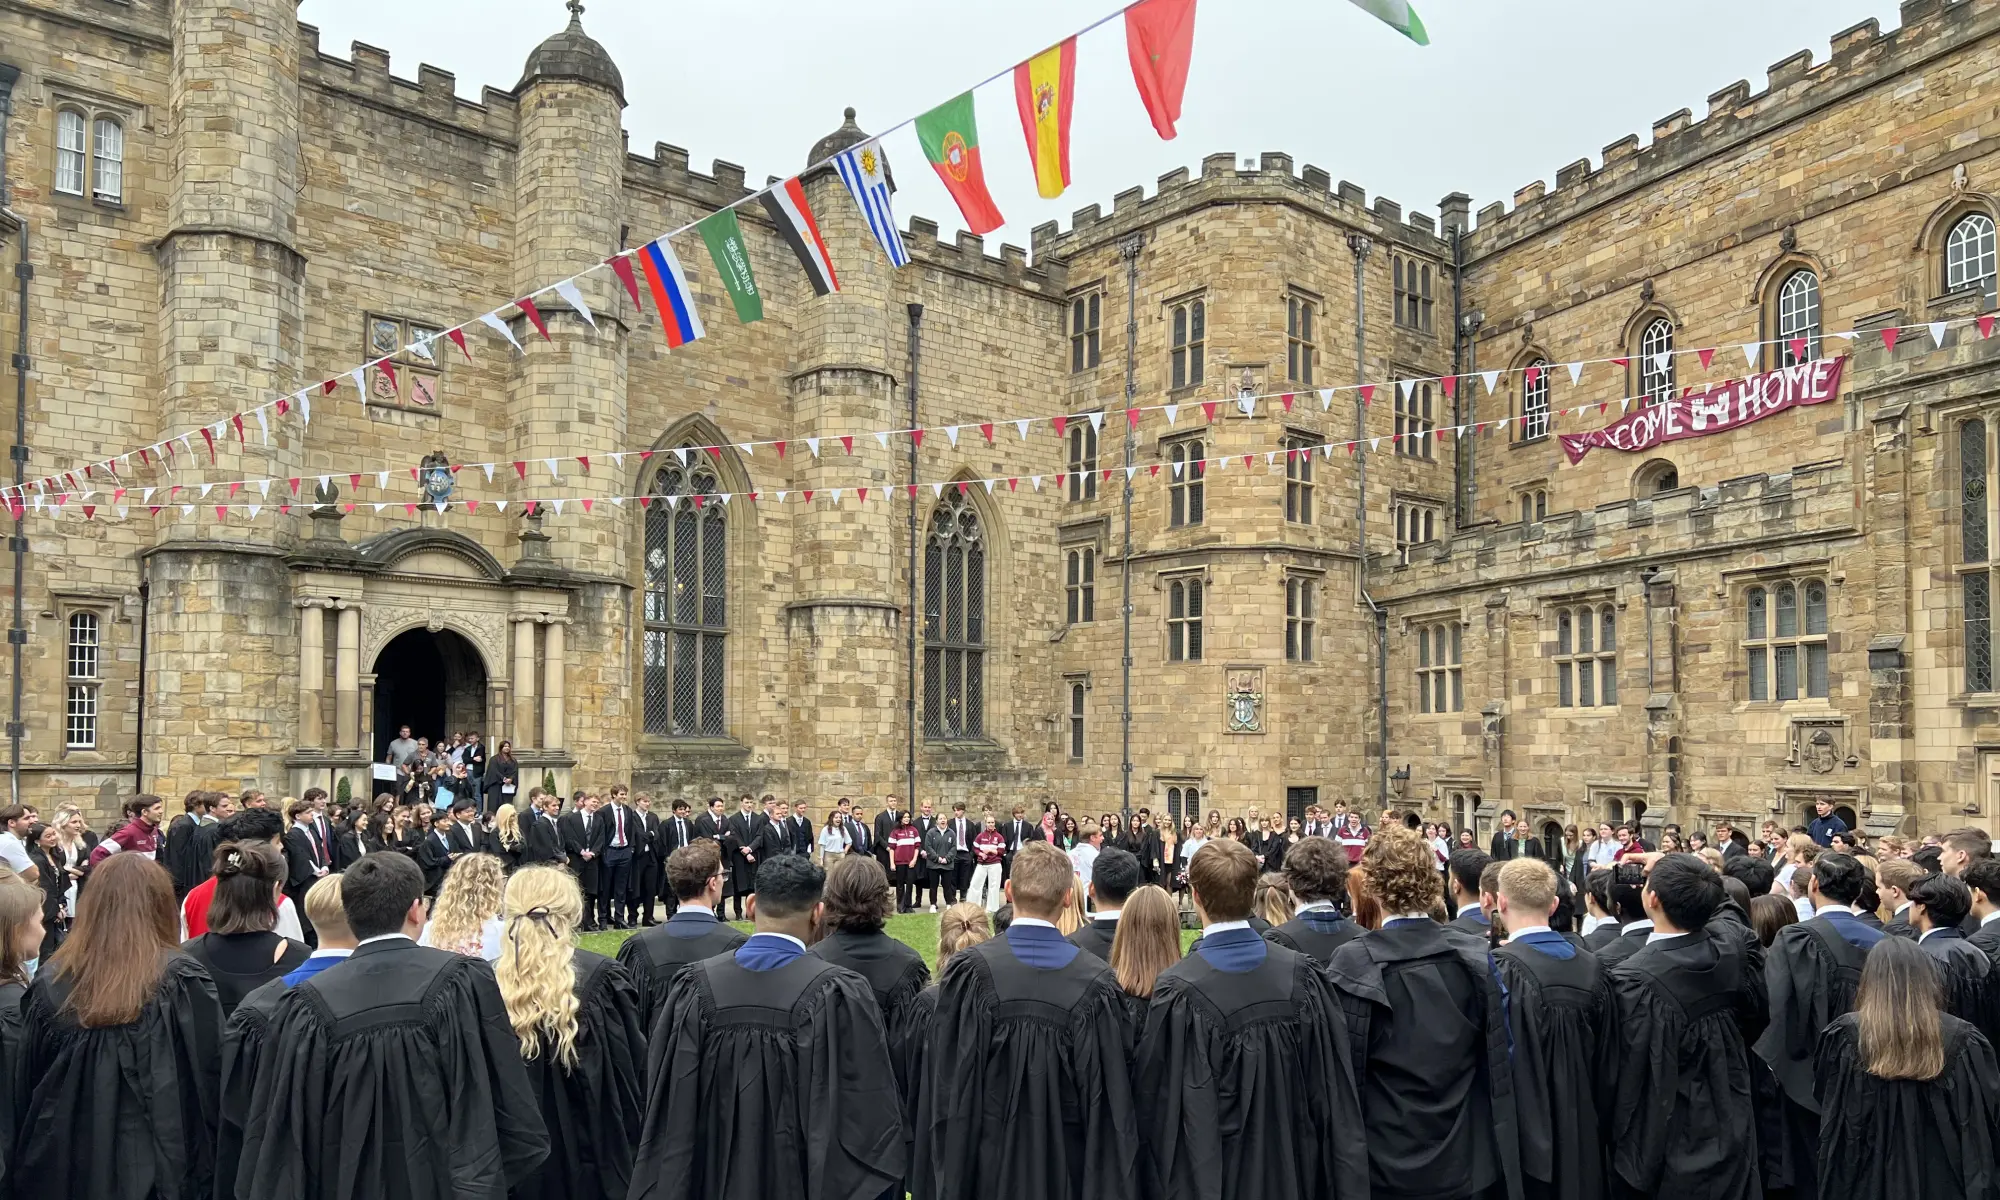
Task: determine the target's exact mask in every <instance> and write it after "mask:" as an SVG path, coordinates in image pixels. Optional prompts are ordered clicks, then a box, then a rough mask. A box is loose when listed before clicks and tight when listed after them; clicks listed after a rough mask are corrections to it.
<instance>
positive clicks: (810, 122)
mask: <svg viewBox="0 0 2000 1200" xmlns="http://www.w3.org/2000/svg"><path fill="white" fill-rule="evenodd" d="M1118 2H1119V0H837V2H834V3H829V2H827V0H818V2H808V0H733V2H732V3H729V4H695V3H687V2H685V0H664V2H663V0H588V10H587V12H586V13H585V16H584V27H585V28H586V29H587V30H588V31H589V32H590V33H591V35H592V36H594V37H596V38H597V39H598V40H599V41H600V42H602V43H604V45H605V46H606V47H608V48H609V49H610V51H611V54H612V56H613V57H614V58H615V59H616V60H617V62H618V64H619V67H620V68H621V70H622V71H623V72H624V76H625V87H626V100H627V103H628V107H627V108H626V110H625V128H626V129H627V130H628V131H629V133H630V135H631V145H632V149H633V150H634V151H636V152H639V153H642V154H649V153H650V152H651V149H652V146H653V144H654V143H655V142H656V141H664V142H669V143H671V144H673V145H677V146H682V147H685V148H686V149H687V150H688V151H689V153H690V156H691V158H692V161H693V163H694V164H695V166H696V167H697V168H698V169H701V170H704V171H705V170H707V169H708V165H709V163H710V162H711V161H712V160H713V159H716V158H722V159H726V160H728V161H730V162H734V163H738V164H740V165H742V166H743V167H745V168H746V170H747V172H748V176H749V178H750V179H751V180H753V181H759V182H761V181H762V180H763V179H764V178H765V177H766V176H767V175H773V174H790V173H793V172H796V171H797V170H798V169H799V168H800V167H802V166H804V165H805V158H806V152H807V151H808V150H809V149H810V148H811V146H812V144H813V142H814V141H815V140H816V139H818V138H819V137H820V136H821V135H822V134H825V133H827V132H829V131H830V130H832V129H833V128H835V127H836V126H837V125H838V124H839V123H840V116H841V109H842V108H843V107H845V106H848V105H852V106H854V107H855V108H856V109H858V110H859V112H860V119H861V125H862V127H863V128H864V129H867V130H869V131H871V132H875V131H879V130H881V129H883V128H886V127H888V126H890V125H893V124H896V123H897V122H899V121H902V120H905V119H907V118H910V117H913V116H915V115H916V114H918V113H919V112H921V111H923V110H924V109H927V108H929V107H931V106H933V105H935V104H937V103H939V102H941V101H943V100H946V99H948V98H950V97H951V96H953V95H955V94H957V93H958V92H960V91H963V90H964V89H965V88H966V87H968V86H969V85H971V84H973V83H975V82H977V81H979V80H981V79H984V78H985V77H987V76H989V75H992V74H994V73H996V72H1001V71H1005V70H1006V69H1007V68H1008V67H1010V66H1011V65H1012V64H1013V63H1015V62H1017V61H1019V60H1020V59H1022V58H1024V57H1026V56H1028V55H1030V54H1032V53H1034V52H1035V51H1037V50H1040V49H1042V48H1044V47H1045V46H1047V45H1048V44H1050V43H1052V42H1054V41H1056V40H1059V39H1060V38H1062V37H1063V36H1065V35H1067V34H1069V33H1072V32H1074V31H1075V30H1077V29H1078V28H1080V27H1082V26H1083V25H1085V24H1087V23H1089V22H1091V21H1094V20H1096V19H1098V18H1099V17H1101V16H1103V15H1105V14H1106V13H1107V12H1110V11H1113V10H1114V9H1115V8H1116V7H1117V5H1118ZM1415 4H1416V6H1417V10H1418V11H1419V12H1420V13H1421V14H1422V16H1423V18H1424V21H1425V23H1426V24H1427V25H1428V26H1429V28H1430V35H1431V45H1430V46H1429V47H1418V46H1415V45H1413V44H1411V43H1409V42H1408V41H1406V40H1404V39H1403V38H1402V36H1401V35H1399V34H1397V33H1395V32H1394V31H1392V30H1390V29H1389V28H1387V27H1386V26H1384V25H1381V24H1380V23H1378V22H1376V21H1375V20H1374V19H1373V18H1371V17H1369V16H1367V15H1366V14H1364V13H1362V12H1361V11H1360V10H1359V9H1357V8H1354V7H1353V6H1352V5H1351V4H1349V3H1347V0H1209V3H1207V4H1204V5H1202V7H1201V13H1200V21H1199V24H1198V27H1197V32H1196V35H1195V51H1194V66H1193V71H1192V74H1191V76H1190V79H1189V83H1188V90H1187V98H1186V102H1185V104H1184V106H1183V115H1182V120H1181V124H1180V136H1179V137H1178V138H1177V139H1176V140H1175V141H1172V142H1163V141H1161V140H1160V139H1159V138H1158V137H1157V136H1155V135H1154V133H1153V132H1152V129H1151V127H1150V125H1149V124H1148V123H1147V120H1146V115H1145V111H1144V109H1143V108H1142V107H1141V105H1140V103H1139V100H1138V97H1137V95H1136V93H1135V92H1134V90H1133V86H1132V78H1131V71H1130V68H1129V67H1128V66H1127V64H1126V59H1125V39H1124V33H1123V29H1122V23H1120V22H1113V23H1112V24H1109V25H1106V26H1105V27H1103V28H1101V29H1099V30H1097V31H1096V32H1094V33H1092V34H1090V35H1088V36H1086V37H1085V38H1084V39H1083V41H1082V43H1081V45H1080V49H1079V55H1078V69H1077V114H1076V118H1075V124H1074V128H1073V132H1072V138H1073V149H1072V155H1071V159H1072V163H1071V166H1072V170H1071V185H1070V190H1069V191H1068V192H1067V193H1066V194H1065V195H1063V196H1062V197H1061V198H1060V199H1057V200H1043V199H1041V198H1039V197H1038V196H1036V195H1035V188H1034V181H1033V178H1032V176H1031V174H1030V170H1029V166H1028V158H1027V151H1026V148H1025V146H1024V144H1023V141H1022V136H1021V126H1020V120H1019V117H1018V116H1017V115H1016V113H1015V108H1014V100H1013V91H1012V84H1011V82H1010V81H1003V82H1000V83H996V84H993V85H990V86H988V87H987V88H985V89H983V90H982V91H980V93H979V97H978V100H979V126H980V143H981V147H982V150H983V152H984V157H985V159H986V163H987V177H988V179H989V180H990V181H991V183H992V185H993V191H994V194H995V196H996V197H997V199H998V201H999V205H1000V209H1001V211H1002V212H1003V213H1004V214H1005V215H1006V216H1007V218H1008V223H1007V225H1006V226H1005V227H1004V228H1002V229H1001V230H1000V231H998V232H997V233H995V234H993V235H991V236H990V237H989V238H988V248H989V250H997V247H998V245H999V243H1000V242H1001V241H1007V242H1013V243H1016V244H1019V245H1023V246H1025V245H1026V244H1027V243H1028V231H1029V229H1031V228H1032V227H1033V226H1035V225H1038V224H1040V223H1042V222H1044V221H1049V220H1060V221H1062V222H1063V224H1064V225H1065V226H1067V225H1068V222H1069V216H1070V213H1071V212H1072V211H1074V210H1075V209H1077V208H1081V207H1082V206H1084V205H1086V204H1091V203H1101V204H1103V205H1104V206H1105V208H1106V210H1107V211H1108V210H1109V208H1110V203H1111V198H1112V195H1113V194H1114V193H1116V192H1119V191H1122V190H1124V189H1126V188H1130V187H1133V186H1137V185H1144V187H1145V189H1146V191H1147V193H1148V194H1151V193H1152V191H1153V190H1154V187H1155V180H1157V179H1158V177H1159V176H1160V175H1162V174H1164V173H1166V172H1168V171H1171V170H1173V169H1174V168H1176V167H1181V166H1185V167H1188V168H1190V169H1191V170H1195V171H1197V172H1198V171H1199V167H1200V161H1201V159H1202V157H1203V156H1205V155H1208V154H1213V153H1219V152H1222V151H1233V152H1235V153H1236V154H1237V155H1238V156H1239V157H1240V156H1243V155H1254V154H1256V153H1258V152H1260V151H1268V150H1276V151H1283V152H1285V153H1288V154H1290V155H1291V156H1292V158H1293V161H1294V164H1295V166H1297V167H1303V166H1304V165H1306V164H1308V163H1311V164H1314V165H1317V166H1320V167H1323V168H1325V169H1326V170H1327V171H1328V172H1330V173H1331V174H1332V175H1333V176H1334V178H1335V179H1346V180H1351V181H1352V182H1354V183H1356V184H1359V185H1360V186H1361V187H1363V188H1365V189H1366V190H1367V192H1368V195H1369V200H1370V202H1371V203H1372V202H1373V201H1374V198H1375V197H1376V196H1378V195H1386V196H1388V197H1390V198H1392V199H1394V200H1397V201H1399V202H1401V203H1402V205H1403V207H1404V209H1405V210H1406V211H1408V210H1423V211H1428V212H1435V209H1436V205H1437V201H1438V198H1439V197H1441V196H1443V195H1445V194H1446V193H1448V192H1452V191H1463V192H1467V193H1469V194H1470V195H1471V196H1472V197H1473V208H1474V211H1477V210H1478V209H1479V208H1481V207H1483V206H1484V205H1486V204H1489V203H1491V202H1493V201H1495V200H1505V201H1509V202H1510V203H1511V200H1512V197H1513V194H1514V192H1515V191H1516V190H1517V189H1518V188H1520V187H1522V186H1523V185H1525V184H1527V183H1529V182H1531V181H1533V180H1536V179H1544V180H1547V181H1549V182H1550V184H1551V185H1553V183H1554V180H1555V172H1556V168H1557V167H1559V166H1562V165H1564V164H1567V163H1570V162H1573V161H1575V160H1577V159H1579V158H1583V157H1586V156H1588V157H1590V158H1591V159H1592V160H1593V161H1596V160H1597V159H1598V158H1599V157H1600V155H1601V150H1602V147H1604V146H1606V145H1608V144H1610V143H1612V142H1615V141H1617V140H1619V139H1620V138H1622V137H1625V136H1626V135H1627V134H1632V133H1637V134H1639V135H1640V139H1641V142H1642V144H1643V143H1644V142H1645V141H1646V140H1647V139H1648V138H1649V137H1650V132H1649V131H1650V129H1651V125H1652V122H1653V121H1655V120H1657V119H1658V118H1660V117H1663V116H1665V115H1666V114H1668V113H1670V112H1673V111H1675V110H1676V109H1680V108H1687V109H1690V110H1692V111H1693V113H1694V116H1695V117H1696V118H1697V119H1699V118H1701V117H1702V116H1703V115H1704V114H1705V113H1706V112H1707V97H1708V95H1709V94H1710V93H1711V92H1715V91H1717V90H1720V89H1721V88H1723V87H1726V86H1727V85H1728V84H1730V83H1732V82H1734V81H1735V80H1737V79H1747V80H1749V81H1750V86H1751V90H1752V91H1761V90H1762V89H1763V87H1764V72H1765V68H1766V67H1767V66H1769V65H1770V64H1771V63H1774V62H1777V61H1778V60H1780V59H1782V58H1785V57H1786V56H1788V55H1790V54H1792V53H1794V52H1796V51H1798V50H1801V49H1809V50H1811V51H1812V52H1813V57H1814V60H1815V61H1816V62H1817V61H1824V60H1825V59H1826V57H1827V53H1828V50H1827V46H1828V39H1829V37H1830V36H1831V35H1832V34H1833V33H1834V32H1835V31H1837V30H1840V29H1844V28H1847V27H1848V26H1850V25H1852V24H1854V23H1856V22H1858V21H1862V20H1865V19H1867V18H1869V17H1875V18H1877V19H1878V20H1880V21H1881V23H1882V26H1883V28H1884V29H1888V28H1891V27H1893V26H1894V25H1895V24H1896V9H1897V4H1896V3H1895V0H1664V2H1661V3H1653V4H1637V3H1630V2H1629V0H1628V2H1614V3H1607V2H1606V0H1415ZM299 17H300V19H301V20H303V21H306V22H309V23H311V24H314V25H317V26H319V28H320V31H321V37H320V45H321V48H322V49H323V50H325V51H327V52H329V53H334V54H339V55H342V56H345V55H346V54H347V47H348V45H349V44H350V43H351V42H354V41H361V42H366V43H368V44H369V45H373V46H379V47H382V48H383V49H386V50H388V51H389V52H390V54H391V56H392V58H391V70H392V71H393V72H394V73H395V74H396V75H398V76H400V77H402V78H405V79H411V80H414V79H415V78H416V77H417V65H418V64H419V63H421V62H427V63H430V64H432V65H434V66H437V67H440V68H442V69H444V70H447V71H451V72H453V73H455V74H456V75H457V77H458V89H459V92H460V94H461V95H464V96H466V97H467V98H470V99H477V98H478V95H479V90H480V88H481V87H482V86H488V85H490V86H493V87H499V88H511V87H512V86H513V85H514V84H515V82H516V81H517V80H518V79H519V77H520V72H521V66H522V63H523V62H524V61H525V60H526V58H527V55H528V52H529V50H531V49H532V48H533V47H534V46H535V44H536V43H537V42H539V41H540V40H541V39H542V38H544V37H546V36H547V35H549V34H551V33H553V32H555V31H556V30H558V29H560V28H561V27H562V26H563V24H564V22H565V21H566V20H567V14H566V12H565V11H564V9H563V5H562V3H561V0H421V2H415V0H305V2H304V3H303V4H302V5H301V6H300V9H299ZM888 145H889V154H890V157H891V159H892V160H893V161H895V162H897V164H898V165H899V167H900V168H901V169H900V170H898V172H897V182H898V183H899V184H900V185H901V187H902V191H901V193H900V195H899V199H898V203H897V208H898V215H899V216H900V217H901V218H902V219H903V220H904V221H905V222H907V220H908V218H909V217H910V216H911V215H921V216H927V217H930V218H932V219H934V220H936V221H937V222H938V223H939V224H940V226H942V227H943V229H944V230H945V231H946V232H945V237H946V238H947V239H949V238H950V236H951V232H950V231H952V230H953V229H955V228H957V227H958V226H959V224H960V222H959V219H958V212H957V210H956V208H955V207H954V206H953V205H952V202H951V199H950V197H949V196H948V194H947V193H946V192H945V191H944V188H943V187H942V185H940V184H939V183H938V182H937V180H936V179H935V177H934V176H932V175H931V174H930V173H929V172H928V171H926V170H924V169H922V157H921V154H920V152H919V151H918V149H917V146H916V141H915V137H914V135H913V134H911V133H910V132H908V131H907V130H906V131H904V132H903V133H901V134H899V135H897V136H896V137H895V138H893V139H892V140H891V141H890V142H889V144H888Z"/></svg>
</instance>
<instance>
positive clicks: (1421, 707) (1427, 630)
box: [1417, 621, 1465, 713]
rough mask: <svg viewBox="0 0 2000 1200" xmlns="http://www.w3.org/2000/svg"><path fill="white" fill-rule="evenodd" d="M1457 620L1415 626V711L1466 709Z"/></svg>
mask: <svg viewBox="0 0 2000 1200" xmlns="http://www.w3.org/2000/svg"><path fill="white" fill-rule="evenodd" d="M1464 630H1465V627H1464V626H1462V625H1460V624H1459V623H1458V622H1457V621H1445V622H1441V623H1439V624H1436V625H1419V626H1417V711H1418V712H1425V713H1452V712H1460V711H1463V710H1464V708H1465V671H1464V668H1463V666H1462V665H1461V659H1460V653H1461V651H1462V649H1463V646H1462V644H1461V641H1462V639H1463V637H1464Z"/></svg>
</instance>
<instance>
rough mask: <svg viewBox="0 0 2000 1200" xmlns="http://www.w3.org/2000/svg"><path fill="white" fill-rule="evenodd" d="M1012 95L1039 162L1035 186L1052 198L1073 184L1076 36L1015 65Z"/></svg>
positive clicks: (1031, 155) (1030, 148) (1030, 156)
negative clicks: (1071, 147)
mask: <svg viewBox="0 0 2000 1200" xmlns="http://www.w3.org/2000/svg"><path fill="white" fill-rule="evenodd" d="M1014 100H1015V102H1016V103H1017V104H1019V105H1020V108H1021V132H1022V133H1024V134H1026V135H1027V137H1028V159H1029V161H1031V162H1032V163H1034V165H1035V187H1036V189H1037V190H1038V191H1040V192H1041V194H1042V197H1043V199H1047V200H1053V199H1055V198H1056V197H1057V196H1060V195H1062V194H1063V189H1064V188H1066V187H1068V186H1069V118H1070V114H1071V113H1072V112H1074V111H1075V110H1076V39H1075V38H1071V39H1069V40H1068V41H1066V42H1064V43H1063V44H1062V45H1060V46H1052V47H1050V48H1049V49H1047V50H1044V51H1042V52H1041V53H1040V54H1037V55H1036V56H1035V57H1033V58H1031V59H1029V60H1028V61H1027V62H1024V63H1022V64H1021V65H1020V66H1018V67H1015V68H1014Z"/></svg>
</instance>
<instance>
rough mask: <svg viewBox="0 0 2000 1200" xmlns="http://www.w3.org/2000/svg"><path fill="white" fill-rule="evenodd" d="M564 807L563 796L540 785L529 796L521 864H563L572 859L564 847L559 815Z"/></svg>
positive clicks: (525, 865)
mask: <svg viewBox="0 0 2000 1200" xmlns="http://www.w3.org/2000/svg"><path fill="white" fill-rule="evenodd" d="M561 807H562V800H561V799H560V798H558V797H555V796H551V795H549V794H548V793H546V792H543V791H542V790H541V789H539V788H537V789H536V790H535V792H534V793H533V794H531V795H530V796H529V797H528V814H527V815H526V816H524V817H522V818H521V825H522V828H521V840H522V843H523V845H524V846H525V847H526V848H525V849H524V850H522V852H521V865H522V866H524V867H534V866H543V867H548V866H561V865H562V864H564V863H567V862H568V861H569V853H568V851H566V850H564V849H563V836H562V820H561V818H560V817H558V816H557V815H556V810H557V809H559V808H561Z"/></svg>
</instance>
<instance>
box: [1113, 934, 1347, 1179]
mask: <svg viewBox="0 0 2000 1200" xmlns="http://www.w3.org/2000/svg"><path fill="white" fill-rule="evenodd" d="M1132 1080H1133V1084H1132V1090H1133V1093H1134V1096H1135V1098H1136V1100H1137V1102H1138V1106H1139V1121H1140V1128H1142V1129H1144V1130H1145V1131H1146V1149H1145V1152H1144V1153H1142V1154H1141V1155H1140V1156H1139V1168H1140V1173H1141V1175H1142V1177H1143V1186H1144V1194H1145V1195H1147V1196H1150V1197H1162V1198H1165V1200H1223V1198H1224V1197H1244V1198H1246V1200H1248V1198H1252V1197H1255V1198H1259V1200H1261V1198H1264V1197H1280V1196H1296V1197H1313V1198H1314V1200H1341V1198H1342V1197H1354V1196H1366V1195H1367V1194H1368V1151H1367V1147H1366V1146H1364V1145H1363V1144H1362V1142H1361V1139H1360V1138H1358V1137H1356V1136H1355V1132H1354V1131H1355V1130H1357V1129H1359V1128H1360V1127H1361V1101H1360V1099H1359V1097H1358V1096H1357V1094H1356V1093H1355V1090H1354V1072H1353V1066H1352V1064H1351V1062H1350V1060H1349V1058H1348V1048H1347V1026H1346V1022H1345V1021H1344V1020H1343V1019H1342V1017H1341V1012H1340V997H1339V994H1338V993H1337V992H1335V991H1334V989H1333V985H1332V983H1331V982H1329V981H1328V979H1327V978H1326V976H1325V975H1324V974H1322V973H1321V972H1320V970H1319V969H1318V967H1317V966H1316V965H1315V964H1314V963H1313V960H1312V959H1310V958H1308V957H1306V956H1305V955H1303V954H1297V953H1294V952H1293V951H1290V950H1287V949H1285V948H1284V947H1283V946H1276V945H1273V946H1270V947H1268V948H1267V949H1266V951H1265V955H1264V961H1263V962H1262V963H1261V964H1260V965H1258V966H1255V967H1253V968H1251V969H1250V970H1248V971H1243V972H1238V973H1231V972H1225V971H1222V970H1220V969H1218V968H1217V967H1216V966H1215V965H1214V964H1213V963H1211V962H1209V961H1208V959H1206V958H1204V957H1203V956H1201V955H1199V954H1191V955H1189V956H1188V957H1186V958H1184V959H1182V960H1181V961H1180V962H1178V963H1175V964H1174V965H1173V966H1171V967H1168V968H1167V969H1166V971H1164V972H1163V973H1162V974H1161V975H1160V977H1159V981H1158V982H1157V983H1156V984H1155V985H1154V990H1153V1002H1152V1004H1151V1005H1150V1006H1149V1007H1148V1008H1147V1010H1146V1026H1145V1032H1144V1034H1142V1035H1141V1036H1140V1038H1139V1045H1138V1051H1137V1053H1136V1054H1135V1056H1134V1060H1133V1066H1132Z"/></svg>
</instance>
